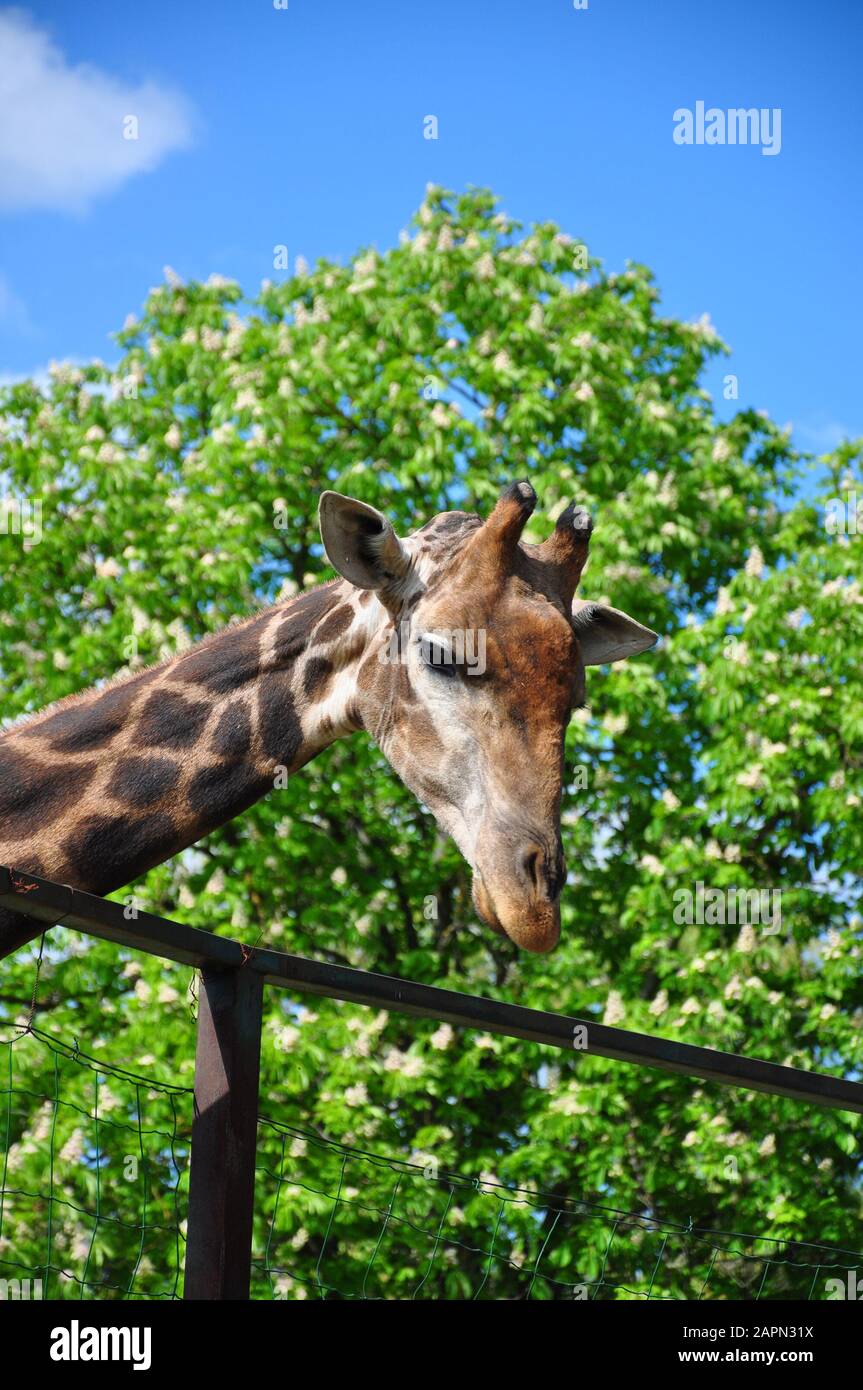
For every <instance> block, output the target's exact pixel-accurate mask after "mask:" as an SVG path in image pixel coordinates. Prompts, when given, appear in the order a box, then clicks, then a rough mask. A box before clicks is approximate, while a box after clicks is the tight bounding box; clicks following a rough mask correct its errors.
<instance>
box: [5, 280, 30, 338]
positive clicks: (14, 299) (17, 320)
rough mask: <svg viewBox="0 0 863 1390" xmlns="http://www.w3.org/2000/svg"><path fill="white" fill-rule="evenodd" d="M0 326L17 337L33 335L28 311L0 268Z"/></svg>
mask: <svg viewBox="0 0 863 1390" xmlns="http://www.w3.org/2000/svg"><path fill="white" fill-rule="evenodd" d="M0 327H3V328H6V329H9V330H10V331H11V332H13V333H17V334H18V336H19V337H23V338H30V337H32V336H33V332H34V328H33V322H32V320H31V318H30V311H29V310H28V308H27V305H26V304H25V303H24V300H23V299H22V298H21V296H20V295H18V294H16V293H15V291H14V290H13V288H12V286H11V285H10V283H9V279H8V277H7V276H6V275H4V274H3V272H2V270H0Z"/></svg>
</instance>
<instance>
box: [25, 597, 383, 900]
mask: <svg viewBox="0 0 863 1390" xmlns="http://www.w3.org/2000/svg"><path fill="white" fill-rule="evenodd" d="M370 607H371V605H369V604H368V603H363V602H362V596H360V595H358V594H357V593H356V591H354V590H352V589H351V587H350V586H349V585H348V584H346V583H344V582H343V581H335V582H333V583H331V584H326V585H324V586H322V587H321V588H319V589H314V590H311V591H310V592H308V593H306V594H302V595H300V596H299V597H298V598H296V599H294V600H292V601H290V602H288V603H287V604H284V605H279V606H277V607H276V608H273V609H270V610H268V611H266V612H264V613H262V614H260V615H258V616H256V617H254V618H251V619H249V620H248V621H247V622H245V623H241V624H238V625H237V626H235V627H228V628H226V629H224V630H223V631H221V632H219V633H217V634H216V635H215V636H213V637H210V638H207V639H206V640H205V641H204V642H202V643H199V644H198V645H197V646H195V647H192V648H191V649H190V650H189V651H186V652H183V653H182V654H180V655H179V656H176V657H174V658H173V659H171V660H170V661H168V662H165V663H163V664H162V665H161V666H158V667H154V668H152V669H150V670H147V671H143V672H141V673H139V674H137V675H134V676H132V677H130V678H127V679H125V680H122V681H121V682H119V683H117V684H113V685H109V686H107V687H105V688H104V689H100V690H97V691H88V692H86V693H85V694H83V695H80V696H76V697H74V698H72V699H70V700H66V701H62V702H60V704H59V705H57V706H55V707H53V708H51V709H48V710H47V711H45V712H44V713H43V714H41V715H39V716H37V717H36V718H35V719H34V720H31V721H30V722H28V723H24V724H22V725H20V726H15V727H13V728H12V729H10V730H9V731H8V732H7V733H6V734H4V735H3V737H2V738H0V863H6V864H11V865H14V866H15V867H17V868H21V869H25V870H26V869H29V870H30V871H31V872H33V873H37V874H42V875H43V876H45V877H48V878H54V879H57V880H59V881H60V882H63V883H69V884H72V885H73V886H75V887H80V888H85V889H87V890H89V891H91V892H97V893H107V892H111V891H113V890H114V889H115V888H119V887H122V886H124V885H125V884H126V883H129V882H130V881H131V880H132V879H134V878H136V877H137V876H138V875H140V874H142V873H144V872H146V871H147V870H148V869H150V868H152V867H153V866H154V865H155V864H158V863H161V862H162V861H163V860H165V859H168V858H170V857H171V855H173V854H176V853H178V852H179V851H180V850H182V849H185V848H186V847H187V846H189V845H191V844H193V843H194V842H195V841H196V840H199V839H200V838H201V837H202V836H204V835H206V834H208V833H209V832H210V831H211V830H214V829H215V828H216V827H217V826H220V825H223V824H225V823H226V822H227V821H229V820H231V819H232V818H233V817H234V816H236V815H238V814H239V813H240V812H241V811H244V810H245V809H246V808H247V807H248V806H250V805H252V803H253V802H255V801H257V800H259V799H260V798H261V797H262V796H265V795H266V794H267V793H268V792H270V791H272V790H273V788H274V787H280V786H283V785H284V778H285V777H286V776H287V774H289V773H291V772H294V771H296V769H298V768H300V767H302V766H303V764H304V763H306V762H308V761H309V759H310V758H312V757H314V756H315V754H316V753H318V752H320V751H321V749H322V748H325V747H326V746H327V745H328V744H329V743H332V742H333V741H334V740H335V739H336V738H339V737H341V736H343V735H344V734H347V733H350V732H353V730H354V729H355V728H357V727H359V719H358V716H357V714H356V709H355V701H354V692H355V688H356V672H357V667H358V665H359V663H360V661H361V659H362V656H363V653H364V650H365V647H366V643H367V640H368V635H369V632H370V630H371V629H372V628H373V626H374V619H373V617H372V615H371V614H370V613H369V608H370Z"/></svg>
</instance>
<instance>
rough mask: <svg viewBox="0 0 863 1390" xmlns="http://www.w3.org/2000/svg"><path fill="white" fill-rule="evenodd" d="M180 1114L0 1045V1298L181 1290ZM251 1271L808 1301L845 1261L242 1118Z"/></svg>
mask: <svg viewBox="0 0 863 1390" xmlns="http://www.w3.org/2000/svg"><path fill="white" fill-rule="evenodd" d="M82 1069H83V1071H84V1072H86V1073H89V1084H88V1091H89V1098H88V1099H86V1101H85V1102H84V1103H82V1090H81V1086H80V1077H81V1072H82ZM73 1074H74V1075H75V1079H76V1082H77V1083H78V1084H76V1085H75V1086H74V1087H72V1086H71V1084H70V1086H69V1089H70V1090H72V1089H74V1092H75V1099H70V1098H69V1096H68V1095H64V1082H65V1081H69V1082H70V1083H71V1079H72V1076H73ZM192 1109H193V1093H192V1090H191V1088H189V1087H183V1086H176V1085H172V1084H170V1083H166V1082H163V1081H156V1080H153V1079H152V1078H150V1077H145V1076H142V1075H139V1074H137V1073H135V1072H132V1071H129V1070H126V1069H124V1068H123V1067H120V1066H117V1065H115V1064H112V1063H109V1062H105V1061H103V1060H101V1059H97V1058H94V1057H92V1056H88V1055H87V1054H86V1053H84V1052H83V1051H82V1050H81V1049H80V1047H79V1046H78V1045H77V1043H76V1042H73V1043H72V1044H69V1043H66V1042H64V1041H60V1040H58V1039H57V1038H56V1037H54V1036H51V1035H49V1034H47V1033H44V1032H42V1031H41V1030H39V1029H37V1028H35V1027H33V1026H32V1025H31V1026H29V1027H27V1028H23V1029H21V1030H20V1031H19V1032H18V1033H17V1035H16V1036H14V1037H12V1038H11V1039H5V1040H0V1179H2V1182H0V1296H4V1295H5V1296H6V1297H18V1296H28V1294H29V1296H30V1297H34V1296H36V1297H44V1298H60V1299H75V1300H81V1299H84V1300H86V1299H106V1298H108V1299H112V1298H113V1299H176V1298H179V1297H181V1296H182V1271H183V1265H184V1257H185V1209H186V1201H187V1196H188V1164H189V1145H190V1135H191V1121H192ZM252 1268H253V1275H252V1290H251V1292H252V1297H253V1298H258V1299H268V1298H276V1299H291V1300H296V1299H308V1298H329V1299H398V1300H404V1299H408V1300H409V1299H443V1298H447V1299H479V1300H501V1299H506V1300H509V1299H538V1300H585V1301H589V1300H591V1299H603V1300H609V1299H618V1300H630V1299H647V1300H651V1299H663V1300H666V1299H671V1300H675V1299H687V1300H699V1299H759V1300H766V1301H769V1300H772V1299H799V1300H807V1299H824V1298H827V1297H829V1296H830V1295H829V1293H828V1288H829V1285H828V1280H831V1279H837V1278H838V1279H841V1280H842V1281H843V1282H845V1281H847V1280H848V1272H849V1271H852V1272H853V1277H854V1279H855V1280H856V1278H857V1277H858V1276H860V1275H861V1274H863V1255H861V1254H860V1253H858V1252H856V1251H848V1250H842V1249H838V1248H836V1247H830V1246H824V1245H816V1244H811V1243H806V1242H802V1241H798V1240H793V1239H790V1238H789V1239H785V1240H782V1239H778V1238H773V1237H765V1236H757V1235H751V1234H745V1233H742V1232H735V1231H723V1230H711V1229H707V1228H704V1227H700V1226H698V1225H696V1224H694V1223H693V1222H692V1221H690V1220H685V1221H682V1222H681V1221H671V1220H668V1219H667V1218H665V1217H663V1216H661V1215H660V1214H658V1213H656V1212H653V1211H648V1210H643V1211H621V1210H618V1209H616V1208H615V1207H613V1206H611V1205H604V1204H602V1203H599V1202H595V1201H585V1200H581V1199H579V1198H577V1197H574V1196H572V1195H571V1194H568V1193H560V1192H557V1193H549V1192H542V1191H540V1190H532V1189H529V1188H516V1187H511V1186H504V1185H503V1184H501V1183H499V1182H497V1181H496V1180H495V1179H494V1177H493V1175H483V1176H481V1177H478V1178H477V1177H466V1176H464V1175H463V1174H458V1173H454V1172H442V1171H439V1169H438V1166H437V1164H436V1163H435V1161H434V1158H433V1157H432V1156H429V1155H426V1156H417V1155H413V1156H412V1158H411V1159H410V1160H405V1159H401V1158H399V1157H396V1156H393V1155H385V1154H381V1153H374V1152H371V1151H368V1150H365V1149H362V1148H359V1147H357V1146H355V1145H350V1144H345V1143H340V1142H338V1141H336V1140H334V1139H332V1138H330V1137H329V1136H326V1135H323V1134H318V1133H314V1132H312V1131H311V1130H308V1129H305V1128H301V1127H298V1126H295V1125H291V1124H288V1123H284V1122H282V1121H279V1120H272V1119H269V1118H267V1117H264V1116H261V1117H260V1118H259V1122H258V1159H257V1164H256V1213H255V1235H254V1246H253V1266H252ZM37 1281H41V1282H40V1283H38V1282H37ZM25 1287H26V1289H27V1292H26V1293H25V1292H23V1291H24V1290H25Z"/></svg>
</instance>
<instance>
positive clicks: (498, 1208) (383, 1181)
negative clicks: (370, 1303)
mask: <svg viewBox="0 0 863 1390" xmlns="http://www.w3.org/2000/svg"><path fill="white" fill-rule="evenodd" d="M258 1150H259V1159H258V1164H257V1184H256V1191H257V1206H258V1214H259V1219H260V1218H261V1217H263V1220H264V1222H265V1228H266V1229H265V1234H264V1237H263V1239H262V1240H261V1241H260V1243H259V1244H258V1245H257V1246H256V1248H255V1250H254V1253H253V1297H258V1298H261V1297H267V1296H268V1295H269V1296H270V1297H274V1298H289V1299H296V1298H300V1299H302V1298H336V1299H357V1298H359V1299H368V1298H373V1299H427V1298H429V1299H442V1298H448V1299H490V1300H501V1299H539V1300H573V1299H577V1300H584V1301H589V1300H591V1299H620V1300H630V1299H671V1300H676V1299H687V1300H700V1299H756V1300H757V1299H761V1300H771V1299H823V1298H826V1297H828V1289H829V1285H828V1283H827V1281H828V1280H829V1279H832V1278H839V1279H842V1280H843V1281H847V1278H848V1271H849V1270H852V1271H854V1273H855V1277H856V1274H858V1273H859V1272H860V1271H861V1269H863V1255H861V1254H859V1253H858V1252H856V1251H846V1250H841V1249H837V1248H834V1247H828V1246H822V1245H815V1244H809V1243H805V1242H801V1241H796V1240H791V1239H788V1240H781V1239H776V1238H770V1237H763V1236H755V1235H747V1234H744V1233H742V1232H735V1231H719V1230H709V1229H705V1228H699V1227H698V1226H696V1225H694V1224H693V1222H691V1221H686V1222H683V1223H680V1222H673V1221H668V1220H665V1219H662V1218H660V1217H659V1216H658V1214H656V1213H653V1212H649V1211H640V1212H633V1211H621V1210H618V1209H616V1208H614V1207H613V1206H606V1205H603V1204H601V1203H597V1202H593V1201H583V1200H580V1199H577V1198H572V1197H570V1196H567V1195H561V1194H559V1193H558V1194H551V1193H547V1192H542V1191H539V1190H530V1189H527V1188H514V1187H511V1186H504V1185H503V1184H501V1183H498V1182H496V1181H494V1180H493V1179H492V1178H490V1177H481V1178H467V1177H464V1176H463V1175H459V1174H456V1173H448V1172H447V1173H444V1172H439V1171H438V1170H437V1166H436V1164H435V1163H434V1160H433V1158H430V1157H427V1158H426V1159H425V1161H423V1162H410V1161H404V1160H401V1159H398V1158H393V1157H385V1156H383V1155H381V1154H376V1153H371V1152H368V1151H365V1150H362V1149H359V1148H356V1147H352V1146H350V1145H347V1144H341V1143H337V1142H334V1141H333V1140H331V1139H329V1138H326V1137H324V1136H321V1135H318V1134H314V1133H312V1132H310V1131H308V1130H305V1129H301V1128H297V1127H295V1126H292V1125H290V1124H285V1123H282V1122H280V1121H273V1120H269V1119H266V1118H263V1117H262V1118H260V1119H259V1143H258Z"/></svg>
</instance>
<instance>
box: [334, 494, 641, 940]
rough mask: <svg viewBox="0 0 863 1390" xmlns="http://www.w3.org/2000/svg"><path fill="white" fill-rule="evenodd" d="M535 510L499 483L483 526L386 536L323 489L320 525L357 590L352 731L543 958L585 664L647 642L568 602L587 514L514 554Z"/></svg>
mask: <svg viewBox="0 0 863 1390" xmlns="http://www.w3.org/2000/svg"><path fill="white" fill-rule="evenodd" d="M535 504H536V494H535V493H534V490H533V488H532V487H531V486H530V484H529V483H526V482H521V483H514V484H513V485H512V486H511V487H509V488H507V489H506V491H505V492H504V493H503V494H502V496H501V497H500V499H499V501H498V502H497V505H496V506H495V508H494V510H493V511H492V512H491V514H490V516H489V517H488V519H487V520H486V521H485V522H484V523H483V522H481V521H480V519H479V517H477V516H473V515H467V514H465V513H463V512H445V513H442V514H441V515H439V516H437V517H435V518H433V520H432V521H430V522H429V523H428V524H427V525H426V526H424V527H423V528H422V530H420V531H417V532H415V533H414V534H413V535H411V536H409V537H406V538H404V539H400V538H399V537H398V536H397V535H396V534H395V531H394V530H393V527H392V525H391V524H390V522H389V521H388V520H387V519H386V517H384V516H383V515H382V514H381V513H380V512H379V511H377V510H376V509H375V508H374V507H371V506H369V505H368V504H367V503H364V502H358V501H355V500H353V499H352V498H349V497H343V496H341V495H340V494H339V493H335V492H326V493H324V494H323V496H322V498H321V504H320V522H321V536H322V539H323V543H324V548H325V550H326V552H327V556H328V558H329V560H330V562H331V563H332V564H333V566H334V567H335V568H336V569H337V570H338V571H339V573H340V574H341V575H342V576H343V577H344V578H345V579H346V580H348V582H349V583H351V584H352V585H354V586H355V587H356V588H357V589H359V590H365V591H368V596H367V597H363V598H362V602H363V604H364V607H365V612H366V614H367V638H366V641H365V644H364V647H363V655H362V659H361V662H360V665H359V668H358V674H357V680H356V693H355V718H356V720H357V722H358V723H360V724H361V725H362V726H363V727H364V728H365V729H367V731H368V732H369V733H370V734H371V735H372V737H373V738H374V739H375V741H376V742H377V744H378V746H379V747H380V748H381V750H382V752H383V753H384V755H385V756H386V758H387V759H388V761H389V763H390V764H391V766H392V767H393V768H394V770H395V771H396V772H397V773H398V775H399V776H400V777H401V779H402V781H403V782H404V783H405V784H406V785H407V786H408V787H409V788H410V789H411V790H412V791H413V792H414V793H415V795H416V796H417V797H419V799H420V801H422V802H423V803H424V804H425V805H427V806H428V807H429V808H430V809H431V811H432V812H433V814H434V816H435V818H436V819H437V821H438V823H439V825H441V826H442V828H443V829H444V830H445V831H447V832H448V833H449V834H450V835H452V837H453V839H454V840H455V841H456V844H457V845H458V846H459V849H460V850H461V852H462V854H463V855H464V857H465V859H466V860H467V861H468V863H469V864H470V866H471V868H472V870H473V899H474V904H475V906H476V909H477V911H478V912H479V915H480V916H481V917H482V918H483V920H484V921H485V922H486V923H487V924H488V925H489V926H491V927H492V928H494V929H495V930H496V931H499V932H502V933H504V934H505V935H506V936H508V937H510V938H511V939H512V940H513V941H514V942H516V943H517V945H519V946H521V947H523V948H525V949H526V950H529V951H548V950H551V948H552V947H553V946H555V945H556V943H557V940H558V936H559V933H560V907H559V897H560V891H561V888H562V887H563V883H564V879H565V875H566V869H565V865H564V862H563V854H562V851H561V843H560V799H561V786H562V781H563V771H564V739H565V735H566V728H567V724H568V722H569V719H570V715H571V713H572V711H573V709H575V708H577V707H578V706H579V705H581V704H582V703H583V702H584V697H585V666H590V665H600V664H603V663H605V662H611V661H617V660H619V659H620V658H622V657H626V656H632V655H634V654H635V653H637V652H641V651H644V650H646V649H647V648H648V647H651V646H653V644H654V642H655V641H656V640H657V638H656V634H655V633H654V632H651V631H650V630H649V628H646V627H643V626H642V625H641V624H640V623H637V622H635V621H634V620H633V619H632V618H630V617H628V616H627V615H626V614H625V613H621V612H620V611H619V610H617V609H615V608H608V607H605V606H604V605H600V604H593V603H585V602H583V601H580V600H575V601H574V599H573V595H574V592H575V588H576V585H577V584H578V580H579V577H580V575H581V571H582V569H583V567H584V563H585V560H586V559H587V551H588V543H589V540H590V533H591V529H592V523H591V519H590V517H589V516H588V514H587V512H586V511H584V509H583V508H581V507H575V506H569V507H568V508H567V509H566V511H565V512H564V513H563V514H562V516H561V517H560V519H559V520H558V522H557V526H556V528H555V530H554V532H553V534H552V535H551V536H549V537H548V538H547V539H546V540H545V541H543V542H542V544H541V545H528V544H526V543H522V542H521V539H520V538H521V533H522V530H523V528H524V525H525V522H526V521H527V519H528V517H529V516H530V514H531V512H532V511H533V508H534V506H535Z"/></svg>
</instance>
